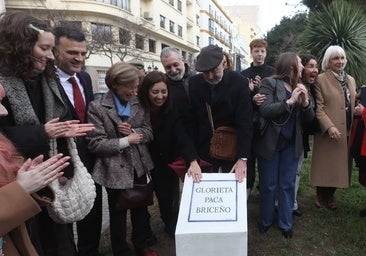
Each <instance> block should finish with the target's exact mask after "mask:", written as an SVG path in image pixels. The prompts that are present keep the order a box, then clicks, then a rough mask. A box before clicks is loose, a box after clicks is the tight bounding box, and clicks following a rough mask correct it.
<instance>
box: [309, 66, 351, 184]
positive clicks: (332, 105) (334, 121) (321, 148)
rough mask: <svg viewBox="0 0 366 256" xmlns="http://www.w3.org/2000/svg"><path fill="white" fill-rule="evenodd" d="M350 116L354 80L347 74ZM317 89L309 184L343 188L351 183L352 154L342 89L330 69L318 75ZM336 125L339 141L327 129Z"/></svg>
mask: <svg viewBox="0 0 366 256" xmlns="http://www.w3.org/2000/svg"><path fill="white" fill-rule="evenodd" d="M348 88H349V92H350V103H351V106H350V108H351V116H352V117H353V111H354V107H355V99H356V82H355V80H354V78H353V77H351V76H348ZM315 91H316V103H317V109H316V117H317V119H318V120H319V125H320V132H318V133H315V135H314V145H313V157H312V161H311V174H310V178H311V185H313V186H323V187H339V188H346V187H348V186H349V184H350V181H351V180H350V177H351V170H352V164H351V163H352V158H351V157H350V154H349V145H348V142H349V139H348V136H349V135H350V130H351V129H352V128H351V129H350V130H347V121H346V112H345V98H344V93H343V89H342V87H341V85H340V83H339V81H338V80H337V79H336V77H335V76H334V74H333V73H332V71H331V70H327V71H326V72H324V73H323V74H320V75H319V76H318V85H317V86H316V87H315ZM331 126H335V127H337V129H338V130H339V132H340V133H341V134H342V137H341V139H340V141H338V142H335V141H334V140H331V139H330V138H329V135H328V132H327V131H328V129H329V128H330V127H331Z"/></svg>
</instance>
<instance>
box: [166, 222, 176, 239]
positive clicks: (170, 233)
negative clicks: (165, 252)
mask: <svg viewBox="0 0 366 256" xmlns="http://www.w3.org/2000/svg"><path fill="white" fill-rule="evenodd" d="M164 231H165V232H166V233H167V234H168V236H169V237H170V238H171V239H175V231H174V230H173V228H172V227H170V226H169V225H167V224H165V225H164Z"/></svg>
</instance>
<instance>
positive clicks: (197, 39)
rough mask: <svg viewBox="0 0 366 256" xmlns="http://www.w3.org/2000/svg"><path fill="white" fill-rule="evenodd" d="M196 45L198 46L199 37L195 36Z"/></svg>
mask: <svg viewBox="0 0 366 256" xmlns="http://www.w3.org/2000/svg"><path fill="white" fill-rule="evenodd" d="M196 45H197V46H199V45H200V37H199V36H196Z"/></svg>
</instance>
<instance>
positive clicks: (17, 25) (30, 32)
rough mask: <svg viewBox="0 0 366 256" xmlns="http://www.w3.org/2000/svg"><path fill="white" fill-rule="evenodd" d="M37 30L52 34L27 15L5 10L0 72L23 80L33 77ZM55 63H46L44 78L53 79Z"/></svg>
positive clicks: (0, 29)
mask: <svg viewBox="0 0 366 256" xmlns="http://www.w3.org/2000/svg"><path fill="white" fill-rule="evenodd" d="M31 24H32V25H33V26H34V27H35V28H31V27H30V25H31ZM37 29H39V30H43V31H47V32H51V33H52V28H51V27H50V26H49V25H48V24H47V23H46V22H44V21H41V20H39V19H37V18H35V17H33V16H31V15H29V14H27V13H24V12H20V11H7V12H4V13H2V14H1V15H0V56H1V58H0V73H1V74H2V75H5V76H15V77H19V78H22V79H24V80H28V79H31V78H32V77H33V76H34V64H33V63H34V57H33V54H32V52H33V47H34V45H35V44H36V42H37V40H38V35H39V33H40V32H39V31H37ZM54 70H55V68H54V64H53V62H52V61H49V62H48V63H47V67H46V69H45V71H44V74H45V75H46V77H53V76H54Z"/></svg>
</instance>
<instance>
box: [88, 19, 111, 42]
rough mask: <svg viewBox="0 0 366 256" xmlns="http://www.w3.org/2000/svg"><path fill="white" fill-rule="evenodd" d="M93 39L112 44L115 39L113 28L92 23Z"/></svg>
mask: <svg viewBox="0 0 366 256" xmlns="http://www.w3.org/2000/svg"><path fill="white" fill-rule="evenodd" d="M91 26H92V39H93V40H95V41H100V42H110V41H111V40H112V39H113V36H112V30H111V26H109V25H105V24H99V23H92V24H91Z"/></svg>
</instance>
